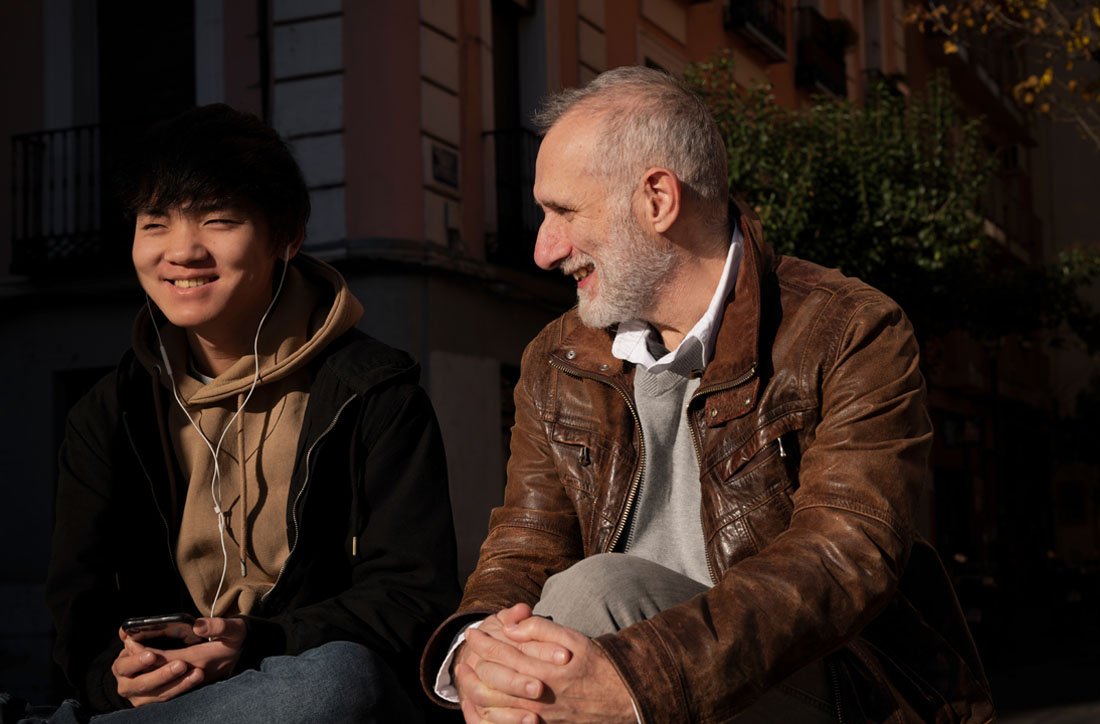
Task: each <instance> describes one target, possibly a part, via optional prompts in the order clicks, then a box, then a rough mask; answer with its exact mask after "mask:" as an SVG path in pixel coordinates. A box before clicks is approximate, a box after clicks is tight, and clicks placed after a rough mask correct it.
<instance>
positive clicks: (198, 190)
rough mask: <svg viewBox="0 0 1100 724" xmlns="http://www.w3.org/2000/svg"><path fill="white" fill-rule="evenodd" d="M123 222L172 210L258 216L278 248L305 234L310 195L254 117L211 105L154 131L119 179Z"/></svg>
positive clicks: (273, 136) (285, 152) (275, 139)
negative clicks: (231, 210) (230, 210)
mask: <svg viewBox="0 0 1100 724" xmlns="http://www.w3.org/2000/svg"><path fill="white" fill-rule="evenodd" d="M119 189H120V194H119V197H120V201H121V202H122V206H123V209H124V211H125V213H126V214H127V216H129V217H130V218H131V219H134V218H137V216H138V214H140V213H142V212H148V211H158V212H164V211H168V210H169V209H173V208H178V207H182V208H194V209H197V210H198V209H203V208H208V207H216V206H241V207H245V208H247V209H248V210H250V211H258V212H259V213H261V214H263V216H264V217H265V218H266V220H267V223H268V226H269V228H270V229H271V241H272V243H273V244H274V245H275V246H276V248H279V247H282V246H286V245H288V244H290V243H291V242H293V241H294V240H296V239H297V238H298V237H299V236H303V235H304V234H305V227H306V221H307V220H308V219H309V211H310V204H309V191H308V190H307V189H306V184H305V179H304V178H303V177H302V171H301V169H300V168H298V164H297V163H296V162H295V161H294V157H293V155H291V152H290V149H289V148H288V147H287V145H286V143H285V142H284V141H283V139H282V138H280V137H279V134H278V133H276V132H275V131H274V130H273V129H272V128H271V127H269V126H267V125H266V124H265V123H264V122H263V121H261V120H260V119H259V118H257V117H256V116H254V115H252V114H250V113H243V112H241V111H238V110H234V109H233V108H230V107H229V106H227V105H224V104H221V103H216V104H213V105H209V106H202V107H199V108H193V109H191V110H189V111H185V112H184V113H182V114H180V115H178V116H176V117H174V118H171V119H169V120H167V121H163V122H161V123H159V124H157V125H155V126H153V127H152V128H151V129H150V130H149V132H148V133H147V134H146V135H145V138H144V139H143V140H142V141H141V142H140V144H139V145H138V147H137V148H136V149H135V151H134V153H133V154H132V155H131V157H130V159H129V161H128V163H127V164H126V165H125V168H124V170H123V172H122V174H121V178H120V181H119Z"/></svg>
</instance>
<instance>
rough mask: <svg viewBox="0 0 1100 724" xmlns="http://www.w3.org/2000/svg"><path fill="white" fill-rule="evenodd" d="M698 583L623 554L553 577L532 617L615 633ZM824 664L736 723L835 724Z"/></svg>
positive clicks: (693, 591) (700, 588)
mask: <svg viewBox="0 0 1100 724" xmlns="http://www.w3.org/2000/svg"><path fill="white" fill-rule="evenodd" d="M707 588H708V587H707V586H704V585H703V584H702V583H699V582H698V581H694V580H692V579H690V578H688V577H687V576H684V575H681V574H679V573H676V572H675V571H672V570H669V569H668V568H665V567H664V566H662V565H659V564H657V563H654V562H652V561H648V560H645V559H644V558H638V557H636V556H631V555H627V554H624V553H601V554H599V555H595V556H592V557H590V558H585V559H584V560H582V561H580V562H578V563H576V564H574V565H573V566H571V567H570V568H568V569H567V570H564V571H562V572H561V573H558V574H555V575H553V576H551V577H550V578H549V579H547V581H546V585H545V586H543V589H542V598H541V599H540V600H539V602H538V604H537V605H536V606H535V613H536V614H538V615H540V616H546V617H549V618H552V619H553V620H554V621H555V622H556V623H560V624H562V625H563V626H568V627H570V628H573V629H576V630H578V631H580V632H581V633H583V634H584V635H586V636H589V637H596V636H601V635H603V634H608V633H614V632H615V631H618V630H619V629H623V628H626V627H627V626H629V625H631V624H633V623H637V622H638V621H642V620H645V619H647V618H650V617H651V616H654V615H655V614H657V613H659V612H660V611H663V610H664V609H666V608H669V607H671V606H675V605H677V604H679V603H683V602H684V601H686V600H688V599H689V598H691V597H693V596H696V595H698V594H700V593H702V592H704V591H706V590H707ZM829 691H830V689H829V686H828V683H827V674H826V671H825V664H824V662H822V661H815V662H813V663H812V664H809V665H808V666H806V667H805V668H803V669H800V670H799V671H796V672H795V673H794V674H792V675H791V676H790V677H789V678H787V679H786V680H785V681H783V682H781V683H780V684H778V685H777V686H774V687H772V688H771V689H769V690H768V691H766V692H765V693H764V695H763V696H761V697H760V698H759V699H758V700H757V701H756V702H755V703H754V704H752V705H751V706H749V708H747V709H745V710H744V711H742V712H741V713H740V714H738V715H737V716H736V717H735V718H734V719H733V721H734V722H736V724H790V723H791V722H799V724H803V723H804V724H819V723H821V724H824V723H826V722H828V723H830V724H833V723H835V722H836V721H837V717H836V705H835V703H834V702H833V697H832V695H831V694H830V693H829Z"/></svg>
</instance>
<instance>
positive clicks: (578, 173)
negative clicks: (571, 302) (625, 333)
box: [534, 112, 675, 328]
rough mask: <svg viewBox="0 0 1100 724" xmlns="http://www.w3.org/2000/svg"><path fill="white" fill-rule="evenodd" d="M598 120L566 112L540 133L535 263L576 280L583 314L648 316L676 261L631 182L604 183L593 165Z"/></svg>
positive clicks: (608, 319) (601, 323) (617, 318)
mask: <svg viewBox="0 0 1100 724" xmlns="http://www.w3.org/2000/svg"><path fill="white" fill-rule="evenodd" d="M599 130H600V129H599V122H598V121H593V120H592V119H590V118H587V117H585V116H584V114H583V113H579V112H576V113H570V114H567V115H566V116H565V117H563V118H562V119H561V120H559V121H558V123H556V124H555V125H554V126H553V127H552V128H551V129H550V131H549V132H548V133H547V134H546V137H545V138H544V139H543V142H542V146H541V147H540V148H539V155H538V159H537V161H536V164H535V190H534V193H535V200H536V201H537V202H538V204H539V206H541V207H542V209H543V212H544V214H545V217H544V219H543V222H542V225H541V226H540V227H539V233H538V239H537V240H536V242H535V263H536V264H538V265H539V266H540V267H542V268H543V269H555V268H557V269H560V270H561V271H562V273H564V274H569V275H571V276H573V278H574V279H576V280H577V302H578V312H579V314H580V317H581V321H582V322H583V323H584V324H586V325H587V326H589V327H597V328H604V327H609V326H611V325H613V324H616V323H619V322H625V321H628V320H631V319H643V320H647V321H648V319H647V317H648V316H649V314H650V312H651V310H652V309H653V307H654V305H655V304H656V302H657V300H658V297H659V295H660V293H661V290H662V287H663V283H664V281H665V280H666V279H667V278H668V276H669V273H670V271H671V269H672V267H673V264H674V261H675V259H674V256H673V254H672V253H671V250H670V249H667V248H661V247H660V246H659V245H658V244H657V242H656V240H655V239H653V238H650V237H649V236H647V234H646V231H645V229H644V228H643V227H642V225H641V223H640V222H639V220H638V218H637V216H636V215H635V213H634V211H633V208H632V200H633V193H632V192H633V189H629V188H627V189H622V188H609V184H608V182H607V180H606V178H604V177H603V176H601V175H598V174H596V173H594V172H593V170H592V161H591V159H593V158H594V157H595V154H598V153H604V152H606V150H604V149H601V148H600V141H601V134H600V133H599Z"/></svg>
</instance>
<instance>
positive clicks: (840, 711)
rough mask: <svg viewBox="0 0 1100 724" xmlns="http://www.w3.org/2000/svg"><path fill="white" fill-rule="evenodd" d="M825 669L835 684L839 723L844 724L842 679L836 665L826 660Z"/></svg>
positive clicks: (834, 692) (834, 699)
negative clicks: (841, 699) (841, 692)
mask: <svg viewBox="0 0 1100 724" xmlns="http://www.w3.org/2000/svg"><path fill="white" fill-rule="evenodd" d="M825 668H827V669H828V670H829V678H830V679H832V682H833V702H834V703H835V704H836V720H837V723H838V724H844V708H843V707H842V706H841V705H840V677H838V676H837V673H836V664H835V663H833V662H832V661H830V660H829V659H827V658H826V659H825Z"/></svg>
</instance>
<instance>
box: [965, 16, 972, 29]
mask: <svg viewBox="0 0 1100 724" xmlns="http://www.w3.org/2000/svg"><path fill="white" fill-rule="evenodd" d="M966 27H968V28H972V27H974V18H967V19H966Z"/></svg>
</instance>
